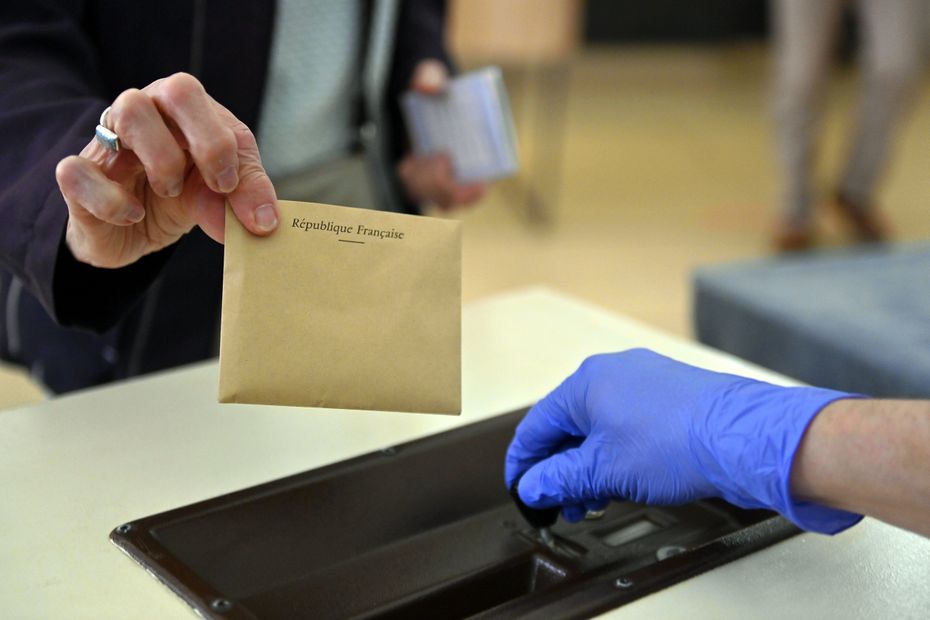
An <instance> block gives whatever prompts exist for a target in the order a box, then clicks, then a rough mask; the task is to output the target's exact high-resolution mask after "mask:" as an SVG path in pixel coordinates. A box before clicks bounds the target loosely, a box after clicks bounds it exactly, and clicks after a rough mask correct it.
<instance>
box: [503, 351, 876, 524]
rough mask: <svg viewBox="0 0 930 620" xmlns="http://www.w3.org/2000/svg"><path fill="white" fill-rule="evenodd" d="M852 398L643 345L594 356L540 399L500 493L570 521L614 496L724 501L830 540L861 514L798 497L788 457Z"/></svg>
mask: <svg viewBox="0 0 930 620" xmlns="http://www.w3.org/2000/svg"><path fill="white" fill-rule="evenodd" d="M849 397H852V395H850V394H846V393H843V392H836V391H832V390H825V389H819V388H808V387H794V388H786V387H779V386H775V385H771V384H768V383H763V382H761V381H755V380H752V379H747V378H744V377H739V376H736V375H728V374H722V373H716V372H711V371H708V370H702V369H700V368H695V367H693V366H688V365H686V364H682V363H680V362H676V361H675V360H672V359H669V358H667V357H664V356H662V355H659V354H657V353H654V352H652V351H648V350H646V349H633V350H630V351H625V352H622V353H614V354H608V355H596V356H594V357H590V358H588V359H587V360H585V362H584V363H583V364H582V365H581V367H580V368H579V369H578V370H577V371H576V372H575V373H574V374H573V375H571V376H570V377H569V378H568V379H566V380H565V381H564V382H563V383H562V385H560V386H559V387H557V388H556V389H555V390H554V391H553V392H552V393H550V394H549V395H548V396H546V398H544V399H543V400H541V401H540V402H539V403H537V404H536V406H535V407H533V408H532V409H531V410H530V412H529V413H528V414H527V415H526V417H525V418H524V419H523V421H522V422H520V424H519V426H518V427H517V431H516V435H515V436H514V439H513V441H512V442H511V444H510V448H509V449H508V450H507V459H506V466H505V478H506V483H507V486H508V488H509V487H510V485H511V484H512V482H513V481H514V480H516V479H518V478H519V479H520V483H519V493H520V497H521V499H523V501H524V502H525V503H526V504H527V505H529V506H531V507H534V508H549V507H553V506H563V515H564V517H565V518H566V519H567V520H569V521H577V520H578V519H580V518H581V517H583V516H584V513H585V511H586V510H587V509H594V508H598V507H601V506H603V505H605V504H606V503H607V501H609V500H612V499H618V500H631V501H633V502H638V503H644V504H666V505H672V504H684V503H687V502H691V501H694V500H698V499H702V498H707V497H722V498H723V499H725V500H727V501H728V502H730V503H732V504H735V505H737V506H740V507H742V508H768V509H772V510H777V511H778V512H780V513H782V514H783V515H785V516H786V517H787V518H788V519H790V520H791V521H793V522H794V523H796V524H797V525H798V526H799V527H801V528H803V529H807V530H813V531H817V532H822V533H836V532H838V531H840V530H843V529H845V528H847V527H849V526H851V525H853V524H855V523H856V522H857V521H858V520H859V519H861V517H860V516H859V515H854V514H851V513H848V512H844V511H840V510H834V509H832V508H827V507H824V506H820V505H817V504H813V503H809V502H802V501H794V500H793V499H792V498H791V494H790V489H789V483H790V474H791V464H792V461H793V459H794V454H795V451H796V450H797V448H798V445H799V444H800V442H801V439H802V438H803V436H804V432H805V430H806V429H807V426H808V424H810V422H811V420H813V418H814V416H816V415H817V413H819V412H820V410H821V409H823V408H824V407H825V406H826V405H827V404H829V403H830V402H832V401H834V400H838V399H841V398H849Z"/></svg>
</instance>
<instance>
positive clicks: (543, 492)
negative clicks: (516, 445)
mask: <svg viewBox="0 0 930 620" xmlns="http://www.w3.org/2000/svg"><path fill="white" fill-rule="evenodd" d="M598 486H599V485H598V484H597V477H596V472H595V468H594V458H593V455H592V452H591V450H589V449H586V447H585V445H584V444H582V445H581V446H580V447H578V448H572V449H569V450H565V451H564V452H560V453H558V454H556V455H554V456H551V457H549V458H548V459H546V460H544V461H540V462H539V463H537V464H535V465H533V466H532V467H531V468H529V469H528V470H527V472H526V473H525V474H523V477H522V478H521V479H520V486H519V488H518V491H519V493H520V499H522V500H523V502H524V503H525V504H526V505H527V506H530V507H531V508H553V507H555V506H566V505H569V504H584V503H591V502H594V501H596V500H599V499H602V497H601V496H602V495H603V491H602V490H601V489H599V488H598Z"/></svg>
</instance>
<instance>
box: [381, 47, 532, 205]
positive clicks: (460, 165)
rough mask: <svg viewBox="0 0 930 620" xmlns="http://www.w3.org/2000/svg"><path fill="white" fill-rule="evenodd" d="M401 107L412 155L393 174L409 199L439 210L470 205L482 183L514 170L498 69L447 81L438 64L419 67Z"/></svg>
mask: <svg viewBox="0 0 930 620" xmlns="http://www.w3.org/2000/svg"><path fill="white" fill-rule="evenodd" d="M401 106H402V109H403V112H404V117H405V119H406V121H407V128H408V130H409V132H410V138H411V142H412V143H413V151H414V154H413V155H412V156H410V157H407V158H406V159H405V160H403V161H402V162H401V163H400V165H399V166H398V174H399V176H400V177H401V179H402V180H403V181H404V183H405V185H406V186H407V188H408V191H409V193H410V194H411V196H410V197H411V198H413V199H414V200H427V201H431V202H434V203H435V204H437V205H439V206H440V207H450V206H454V205H456V204H463V203H469V202H472V201H474V200H477V198H479V197H480V196H481V194H482V193H483V192H484V189H485V186H484V183H485V182H487V181H492V180H495V179H500V178H504V177H507V176H510V175H512V174H514V173H515V172H516V171H517V157H516V146H515V145H516V141H515V139H514V136H513V121H512V119H511V115H510V107H509V104H508V102H507V93H506V90H505V89H504V84H503V80H502V79H501V75H500V71H499V70H498V69H497V68H494V67H489V68H485V69H481V70H479V71H474V72H472V73H466V74H464V75H461V76H459V77H457V78H455V79H454V80H452V81H451V82H448V83H447V82H446V77H445V70H444V69H442V68H441V66H439V65H432V64H429V63H423V64H421V66H420V68H419V69H418V71H417V73H416V74H415V76H414V79H413V90H412V91H411V92H408V93H406V94H405V95H404V96H403V98H402V100H401Z"/></svg>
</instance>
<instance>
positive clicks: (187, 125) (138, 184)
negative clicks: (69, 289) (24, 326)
mask: <svg viewBox="0 0 930 620" xmlns="http://www.w3.org/2000/svg"><path fill="white" fill-rule="evenodd" d="M107 126H108V127H109V128H110V129H112V130H113V131H115V132H116V134H117V135H118V136H119V139H120V143H121V148H120V150H119V152H112V151H109V150H107V149H106V148H104V147H102V146H101V145H100V144H98V143H97V141H96V140H95V139H92V140H91V141H90V142H89V143H88V145H87V146H86V147H84V149H83V150H82V151H81V154H80V155H79V156H77V155H72V156H69V157H66V158H65V159H63V160H61V161H60V162H59V163H58V167H57V168H56V170H55V175H56V178H57V180H58V186H59V188H60V189H61V193H62V195H63V196H64V198H65V202H66V203H67V205H68V212H69V217H68V227H67V231H66V233H65V241H66V243H67V244H68V247H69V248H70V250H71V252H72V253H73V254H74V256H75V258H77V259H78V260H80V261H83V262H85V263H89V264H91V265H94V266H97V267H108V268H116V267H122V266H125V265H128V264H131V263H133V262H135V261H136V260H138V259H139V258H141V257H142V256H145V255H146V254H149V253H151V252H155V251H157V250H160V249H162V248H164V247H166V246H168V245H171V244H172V243H174V242H176V241H177V240H178V239H179V238H180V237H181V236H182V235H184V234H185V233H187V232H189V231H190V230H191V229H192V228H193V227H194V226H200V227H201V228H202V229H203V230H204V232H205V233H207V234H208V235H209V236H210V237H212V238H213V239H215V240H217V241H219V242H222V241H223V236H224V235H223V231H224V222H225V214H226V207H225V202H226V200H228V201H229V204H230V205H231V206H232V209H233V212H234V213H235V215H236V217H237V218H238V219H239V221H240V222H242V224H243V225H244V226H245V228H246V229H248V230H249V231H251V232H252V233H254V234H256V235H267V234H269V233H271V232H272V231H273V230H274V229H275V228H276V227H277V225H278V212H277V207H276V206H275V204H276V197H275V192H274V187H273V186H272V184H271V181H270V180H269V178H268V175H267V174H265V169H264V168H263V167H262V163H261V158H260V157H259V154H258V146H257V145H256V143H255V137H254V136H253V135H252V132H251V131H250V130H249V128H248V127H246V126H245V124H244V123H242V122H241V121H240V120H239V119H237V118H236V117H235V116H233V114H232V113H231V112H230V111H229V110H227V109H226V108H225V107H223V106H222V105H220V104H219V103H217V102H216V101H215V100H214V99H213V98H212V97H210V95H208V94H207V92H206V91H205V90H204V88H203V86H202V85H201V84H200V82H199V81H197V79H196V78H195V77H193V76H191V75H188V74H185V73H177V74H174V75H172V76H170V77H167V78H163V79H160V80H156V81H155V82H152V83H151V84H149V85H148V86H146V87H145V88H143V89H142V90H136V89H130V90H127V91H124V92H123V93H122V94H121V95H120V96H119V97H117V98H116V100H115V101H114V102H113V105H112V106H111V108H110V112H109V114H108V117H107Z"/></svg>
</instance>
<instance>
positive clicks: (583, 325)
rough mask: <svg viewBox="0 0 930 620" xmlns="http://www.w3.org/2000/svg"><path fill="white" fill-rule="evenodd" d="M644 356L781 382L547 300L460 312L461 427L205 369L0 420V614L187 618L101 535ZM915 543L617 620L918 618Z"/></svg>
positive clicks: (746, 563) (733, 569)
mask: <svg viewBox="0 0 930 620" xmlns="http://www.w3.org/2000/svg"><path fill="white" fill-rule="evenodd" d="M632 346H647V347H650V348H653V349H655V350H658V351H660V352H663V353H665V354H667V355H671V356H673V357H676V358H678V359H681V360H683V361H688V362H690V363H694V364H698V365H702V366H706V367H710V368H715V369H719V370H726V371H728V372H737V373H742V374H747V375H751V376H755V377H759V378H763V379H766V380H769V381H776V382H782V383H787V382H788V380H786V379H784V378H781V377H779V376H778V375H775V374H773V373H771V372H767V371H764V370H762V369H759V368H757V367H754V366H751V365H749V364H747V363H745V362H742V361H740V360H736V359H735V358H732V357H729V356H726V355H724V354H721V353H719V352H715V351H712V350H710V349H707V348H705V347H702V346H700V345H696V344H694V343H690V342H686V341H683V340H680V339H677V338H673V337H670V336H668V335H665V334H662V333H661V332H658V331H656V330H654V329H652V328H649V327H646V326H644V325H642V324H639V323H636V322H634V321H631V320H628V319H624V318H622V317H619V316H617V315H614V314H611V313H609V312H606V311H603V310H600V309H597V308H594V307H591V306H589V305H586V304H583V303H581V302H578V301H575V300H572V299H569V298H566V297H564V296H562V295H559V294H556V293H552V292H550V291H546V290H541V289H533V290H527V291H520V292H516V293H512V294H508V295H502V296H499V297H494V298H491V299H488V300H485V301H481V302H477V303H473V304H470V305H468V306H466V308H465V310H464V313H463V347H464V350H463V407H464V411H463V414H462V416H461V417H459V418H449V417H444V416H429V415H416V414H397V413H391V414H388V413H372V412H352V411H331V410H310V409H297V408H282V407H260V406H245V405H219V404H217V403H216V389H217V371H216V365H215V363H205V364H199V365H195V366H191V367H188V368H185V369H181V370H176V371H172V372H167V373H162V374H159V375H156V376H152V377H149V378H145V379H140V380H135V381H130V382H127V383H124V384H121V385H117V386H112V387H107V388H102V389H96V390H89V391H86V392H83V393H80V394H76V395H73V396H69V397H65V398H60V399H56V400H51V401H48V402H45V403H42V404H40V405H35V406H31V407H25V408H21V409H13V410H8V411H0V498H2V500H0V501H2V508H0V610H2V611H0V615H2V616H3V617H4V618H58V617H68V618H95V619H102V618H135V617H141V618H182V619H183V618H192V617H194V616H193V614H192V613H191V610H190V609H189V608H188V607H187V606H186V605H185V604H184V603H182V602H181V600H180V599H178V598H176V597H175V596H174V595H173V594H172V593H171V592H170V591H169V590H168V589H167V588H166V587H164V586H163V585H161V584H160V583H158V582H157V581H155V580H154V579H152V578H151V577H150V576H149V575H147V574H146V572H145V571H144V570H142V569H141V568H140V567H139V566H138V565H136V564H135V563H134V562H132V561H131V560H130V559H129V558H127V557H125V556H124V555H123V554H122V553H120V552H119V550H118V549H117V548H116V547H115V546H113V545H112V544H111V543H110V542H109V541H108V538H107V536H108V534H109V532H110V530H111V529H112V528H113V527H115V526H116V525H118V524H120V523H122V522H125V521H129V520H132V519H136V518H139V517H143V516H147V515H150V514H153V513H156V512H160V511H163V510H168V509H171V508H176V507H179V506H183V505H185V504H189V503H191V502H195V501H198V500H202V499H206V498H209V497H213V496H216V495H220V494H223V493H227V492H230V491H234V490H237V489H241V488H244V487H247V486H250V485H254V484H257V483H261V482H265V481H268V480H273V479H276V478H279V477H282V476H285V475H288V474H293V473H296V472H300V471H304V470H307V469H310V468H313V467H317V466H320V465H323V464H325V463H330V462H333V461H337V460H342V459H345V458H347V457H350V456H353V455H356V454H359V453H363V452H367V451H370V450H373V449H377V448H380V447H384V446H387V445H391V444H394V443H397V442H400V441H404V440H408V439H411V438H414V437H418V436H422V435H426V434H431V433H435V432H438V431H442V430H446V429H448V428H451V427H453V426H457V425H460V424H465V423H469V422H474V421H476V420H478V419H481V418H483V417H487V416H490V415H493V414H496V413H502V412H506V411H509V410H512V409H515V408H517V407H520V406H524V405H527V404H530V403H531V402H533V401H534V400H536V399H538V398H539V397H541V396H542V395H544V394H545V393H546V392H547V391H548V390H549V389H551V388H553V387H554V386H555V385H557V384H558V383H559V382H560V381H561V380H562V379H563V378H564V377H565V376H566V375H567V374H569V373H570V372H571V371H573V370H574V369H575V368H576V367H577V366H578V364H579V363H580V362H581V361H582V359H584V357H586V356H587V355H590V354H593V353H598V352H605V351H616V350H621V349H625V348H629V347H632ZM928 609H930V540H927V539H924V538H921V537H919V536H916V535H913V534H909V533H907V532H903V531H901V530H898V529H896V528H893V527H890V526H887V525H884V524H882V523H879V522H877V521H874V520H870V519H866V520H865V521H863V523H862V524H860V525H858V526H856V527H855V528H853V529H851V530H849V531H847V532H845V533H843V534H841V535H839V536H837V537H835V538H828V537H824V536H818V535H813V534H805V535H801V536H797V537H795V538H792V539H789V540H788V541H785V542H783V543H780V544H777V545H775V546H773V547H771V548H769V549H766V550H763V551H760V552H758V553H755V554H753V555H751V556H748V557H746V558H743V559H741V560H738V561H736V562H733V563H731V564H728V565H726V566H723V567H721V568H718V569H715V570H713V571H710V572H708V573H705V574H703V575H700V576H698V577H696V578H693V579H690V580H688V581H686V582H683V583H681V584H679V585H677V586H674V587H672V588H669V589H666V590H664V591H661V592H659V593H657V594H653V595H651V596H648V597H645V598H643V599H640V600H639V601H636V602H634V603H632V604H630V605H627V606H625V607H622V608H620V609H618V610H615V611H614V612H612V613H611V614H608V615H609V616H610V617H617V618H658V617H662V618H688V620H695V619H696V618H704V617H706V618H745V617H761V618H769V617H771V618H785V617H817V618H844V619H845V618H853V617H869V618H874V617H888V618H905V617H915V618H916V617H927V615H926V614H927V610H928Z"/></svg>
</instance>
